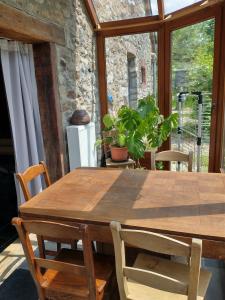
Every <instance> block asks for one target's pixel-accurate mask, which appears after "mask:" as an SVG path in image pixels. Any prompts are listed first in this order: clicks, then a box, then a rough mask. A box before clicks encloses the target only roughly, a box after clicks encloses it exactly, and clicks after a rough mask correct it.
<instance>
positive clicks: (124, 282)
mask: <svg viewBox="0 0 225 300" xmlns="http://www.w3.org/2000/svg"><path fill="white" fill-rule="evenodd" d="M110 227H111V231H112V236H113V242H114V249H115V259H116V274H117V282H118V285H119V291H120V299H121V300H128V299H129V300H130V299H132V300H136V299H137V300H147V299H154V300H163V299H166V300H197V299H198V300H200V299H204V296H205V294H206V290H207V287H208V284H209V281H210V277H211V274H210V273H209V272H208V271H206V270H203V269H201V267H200V265H201V253H202V241H201V240H198V239H192V244H191V245H188V244H186V243H183V242H180V241H177V240H175V239H171V238H169V237H166V236H163V235H160V234H156V233H152V232H146V231H138V230H127V229H121V225H120V223H118V222H111V224H110ZM125 244H129V245H130V246H134V247H138V248H142V249H145V250H147V251H152V252H157V253H162V254H166V255H177V256H184V257H187V258H188V261H189V264H186V265H185V264H182V263H177V262H173V261H171V260H169V259H165V258H159V257H156V256H152V255H149V254H146V253H145V254H144V253H140V254H138V255H137V258H136V261H135V263H134V265H133V266H132V267H129V266H127V265H126V258H125Z"/></svg>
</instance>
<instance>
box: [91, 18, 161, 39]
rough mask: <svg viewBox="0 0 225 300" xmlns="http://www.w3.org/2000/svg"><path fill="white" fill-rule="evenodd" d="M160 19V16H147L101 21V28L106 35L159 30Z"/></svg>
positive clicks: (100, 30)
mask: <svg viewBox="0 0 225 300" xmlns="http://www.w3.org/2000/svg"><path fill="white" fill-rule="evenodd" d="M159 24H160V20H159V17H158V16H147V17H141V18H135V19H127V20H120V21H111V22H104V23H100V29H99V30H97V31H99V32H102V34H103V35H104V36H105V37H110V36H117V35H124V34H135V33H140V32H141V33H142V32H149V31H155V30H158V26H159Z"/></svg>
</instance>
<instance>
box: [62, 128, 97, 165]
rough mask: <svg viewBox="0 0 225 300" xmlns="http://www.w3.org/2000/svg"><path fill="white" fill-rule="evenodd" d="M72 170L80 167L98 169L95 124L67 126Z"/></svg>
mask: <svg viewBox="0 0 225 300" xmlns="http://www.w3.org/2000/svg"><path fill="white" fill-rule="evenodd" d="M66 131H67V141H68V150H69V164H70V170H73V169H75V168H78V167H96V166H97V155H96V149H95V141H96V135H95V124H94V123H93V122H91V123H89V124H87V125H80V126H75V125H73V126H67V128H66Z"/></svg>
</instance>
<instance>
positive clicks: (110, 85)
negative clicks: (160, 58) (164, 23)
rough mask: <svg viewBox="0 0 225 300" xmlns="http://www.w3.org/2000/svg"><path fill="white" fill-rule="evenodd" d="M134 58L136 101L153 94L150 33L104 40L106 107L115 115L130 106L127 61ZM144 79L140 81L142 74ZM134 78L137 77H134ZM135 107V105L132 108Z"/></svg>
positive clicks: (152, 59)
mask: <svg viewBox="0 0 225 300" xmlns="http://www.w3.org/2000/svg"><path fill="white" fill-rule="evenodd" d="M130 57H133V59H134V64H135V66H134V70H133V73H132V79H130V80H132V81H133V82H134V81H136V89H137V91H136V92H137V95H136V104H137V100H138V99H140V98H143V97H145V96H147V95H148V94H153V91H154V81H153V79H154V76H155V75H156V74H153V72H154V70H153V61H154V59H155V56H154V53H153V51H152V40H151V37H150V33H144V34H137V35H126V36H122V37H112V38H107V39H106V67H107V92H108V100H109V108H110V109H111V111H112V112H113V113H114V112H116V111H117V110H118V108H119V107H120V106H121V105H124V104H125V105H129V104H130V103H129V98H130V97H129V78H128V77H129V75H128V74H129V72H128V60H129V58H130ZM143 71H144V73H145V80H144V81H143V74H142V72H143ZM135 73H136V75H135ZM134 76H136V78H134ZM131 106H133V107H135V103H134V105H131Z"/></svg>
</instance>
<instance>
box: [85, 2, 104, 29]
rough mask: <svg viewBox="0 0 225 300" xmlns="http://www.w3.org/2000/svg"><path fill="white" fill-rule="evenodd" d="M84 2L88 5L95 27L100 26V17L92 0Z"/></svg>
mask: <svg viewBox="0 0 225 300" xmlns="http://www.w3.org/2000/svg"><path fill="white" fill-rule="evenodd" d="M84 4H85V6H86V9H87V12H88V15H89V17H90V19H91V23H92V26H93V28H94V29H96V28H99V24H100V22H99V19H98V16H97V13H96V10H95V7H94V4H93V2H92V0H84Z"/></svg>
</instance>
